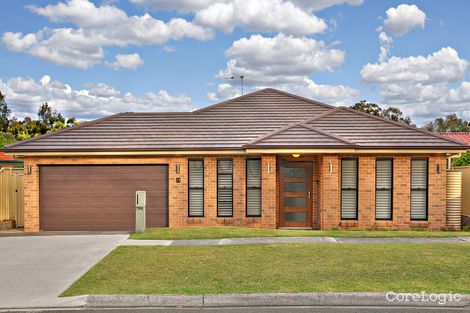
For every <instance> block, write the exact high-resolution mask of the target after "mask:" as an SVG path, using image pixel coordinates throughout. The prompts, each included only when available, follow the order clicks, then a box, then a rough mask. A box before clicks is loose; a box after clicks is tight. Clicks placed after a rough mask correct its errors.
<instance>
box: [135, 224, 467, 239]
mask: <svg viewBox="0 0 470 313" xmlns="http://www.w3.org/2000/svg"><path fill="white" fill-rule="evenodd" d="M324 236H326V237H368V238H382V237H383V238H386V237H401V238H405V237H415V238H439V237H454V236H470V231H423V230H421V231H417V230H415V231H393V230H287V229H266V228H246V227H232V226H224V227H181V228H149V229H146V230H145V233H142V234H132V235H131V239H162V240H177V239H217V238H248V237H324Z"/></svg>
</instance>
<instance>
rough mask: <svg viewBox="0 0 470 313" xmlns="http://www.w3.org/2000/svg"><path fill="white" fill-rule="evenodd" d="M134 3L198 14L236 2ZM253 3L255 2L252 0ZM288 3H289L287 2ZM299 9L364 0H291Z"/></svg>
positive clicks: (168, 0)
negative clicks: (222, 4)
mask: <svg viewBox="0 0 470 313" xmlns="http://www.w3.org/2000/svg"><path fill="white" fill-rule="evenodd" d="M130 1H131V2H132V3H135V4H139V5H144V6H146V7H151V8H154V9H157V10H176V11H179V12H183V13H188V12H197V11H199V10H202V9H204V8H207V7H208V6H210V5H212V4H216V3H233V2H234V0H130ZM250 1H253V0H250ZM285 2H288V1H285ZM289 2H291V3H293V4H295V5H296V6H297V7H299V8H301V9H303V10H306V11H308V12H310V13H311V12H312V11H319V10H322V9H325V8H328V7H331V6H335V5H341V4H350V5H360V4H362V3H363V0H315V1H312V0H290V1H289Z"/></svg>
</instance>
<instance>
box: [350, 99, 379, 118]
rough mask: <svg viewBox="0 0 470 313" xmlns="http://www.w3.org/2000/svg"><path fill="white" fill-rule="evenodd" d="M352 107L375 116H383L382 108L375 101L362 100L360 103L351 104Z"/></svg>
mask: <svg viewBox="0 0 470 313" xmlns="http://www.w3.org/2000/svg"><path fill="white" fill-rule="evenodd" d="M351 108H352V109H354V110H358V111H362V112H366V113H369V114H372V115H375V116H382V109H381V108H380V107H379V106H378V105H377V104H375V103H372V102H367V101H366V100H361V101H359V102H358V103H356V104H354V105H353V106H351Z"/></svg>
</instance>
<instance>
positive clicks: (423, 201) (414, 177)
mask: <svg viewBox="0 0 470 313" xmlns="http://www.w3.org/2000/svg"><path fill="white" fill-rule="evenodd" d="M427 218H428V160H427V159H411V219H412V220H426V219H427Z"/></svg>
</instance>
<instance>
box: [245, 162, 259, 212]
mask: <svg viewBox="0 0 470 313" xmlns="http://www.w3.org/2000/svg"><path fill="white" fill-rule="evenodd" d="M246 216H261V159H246Z"/></svg>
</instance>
